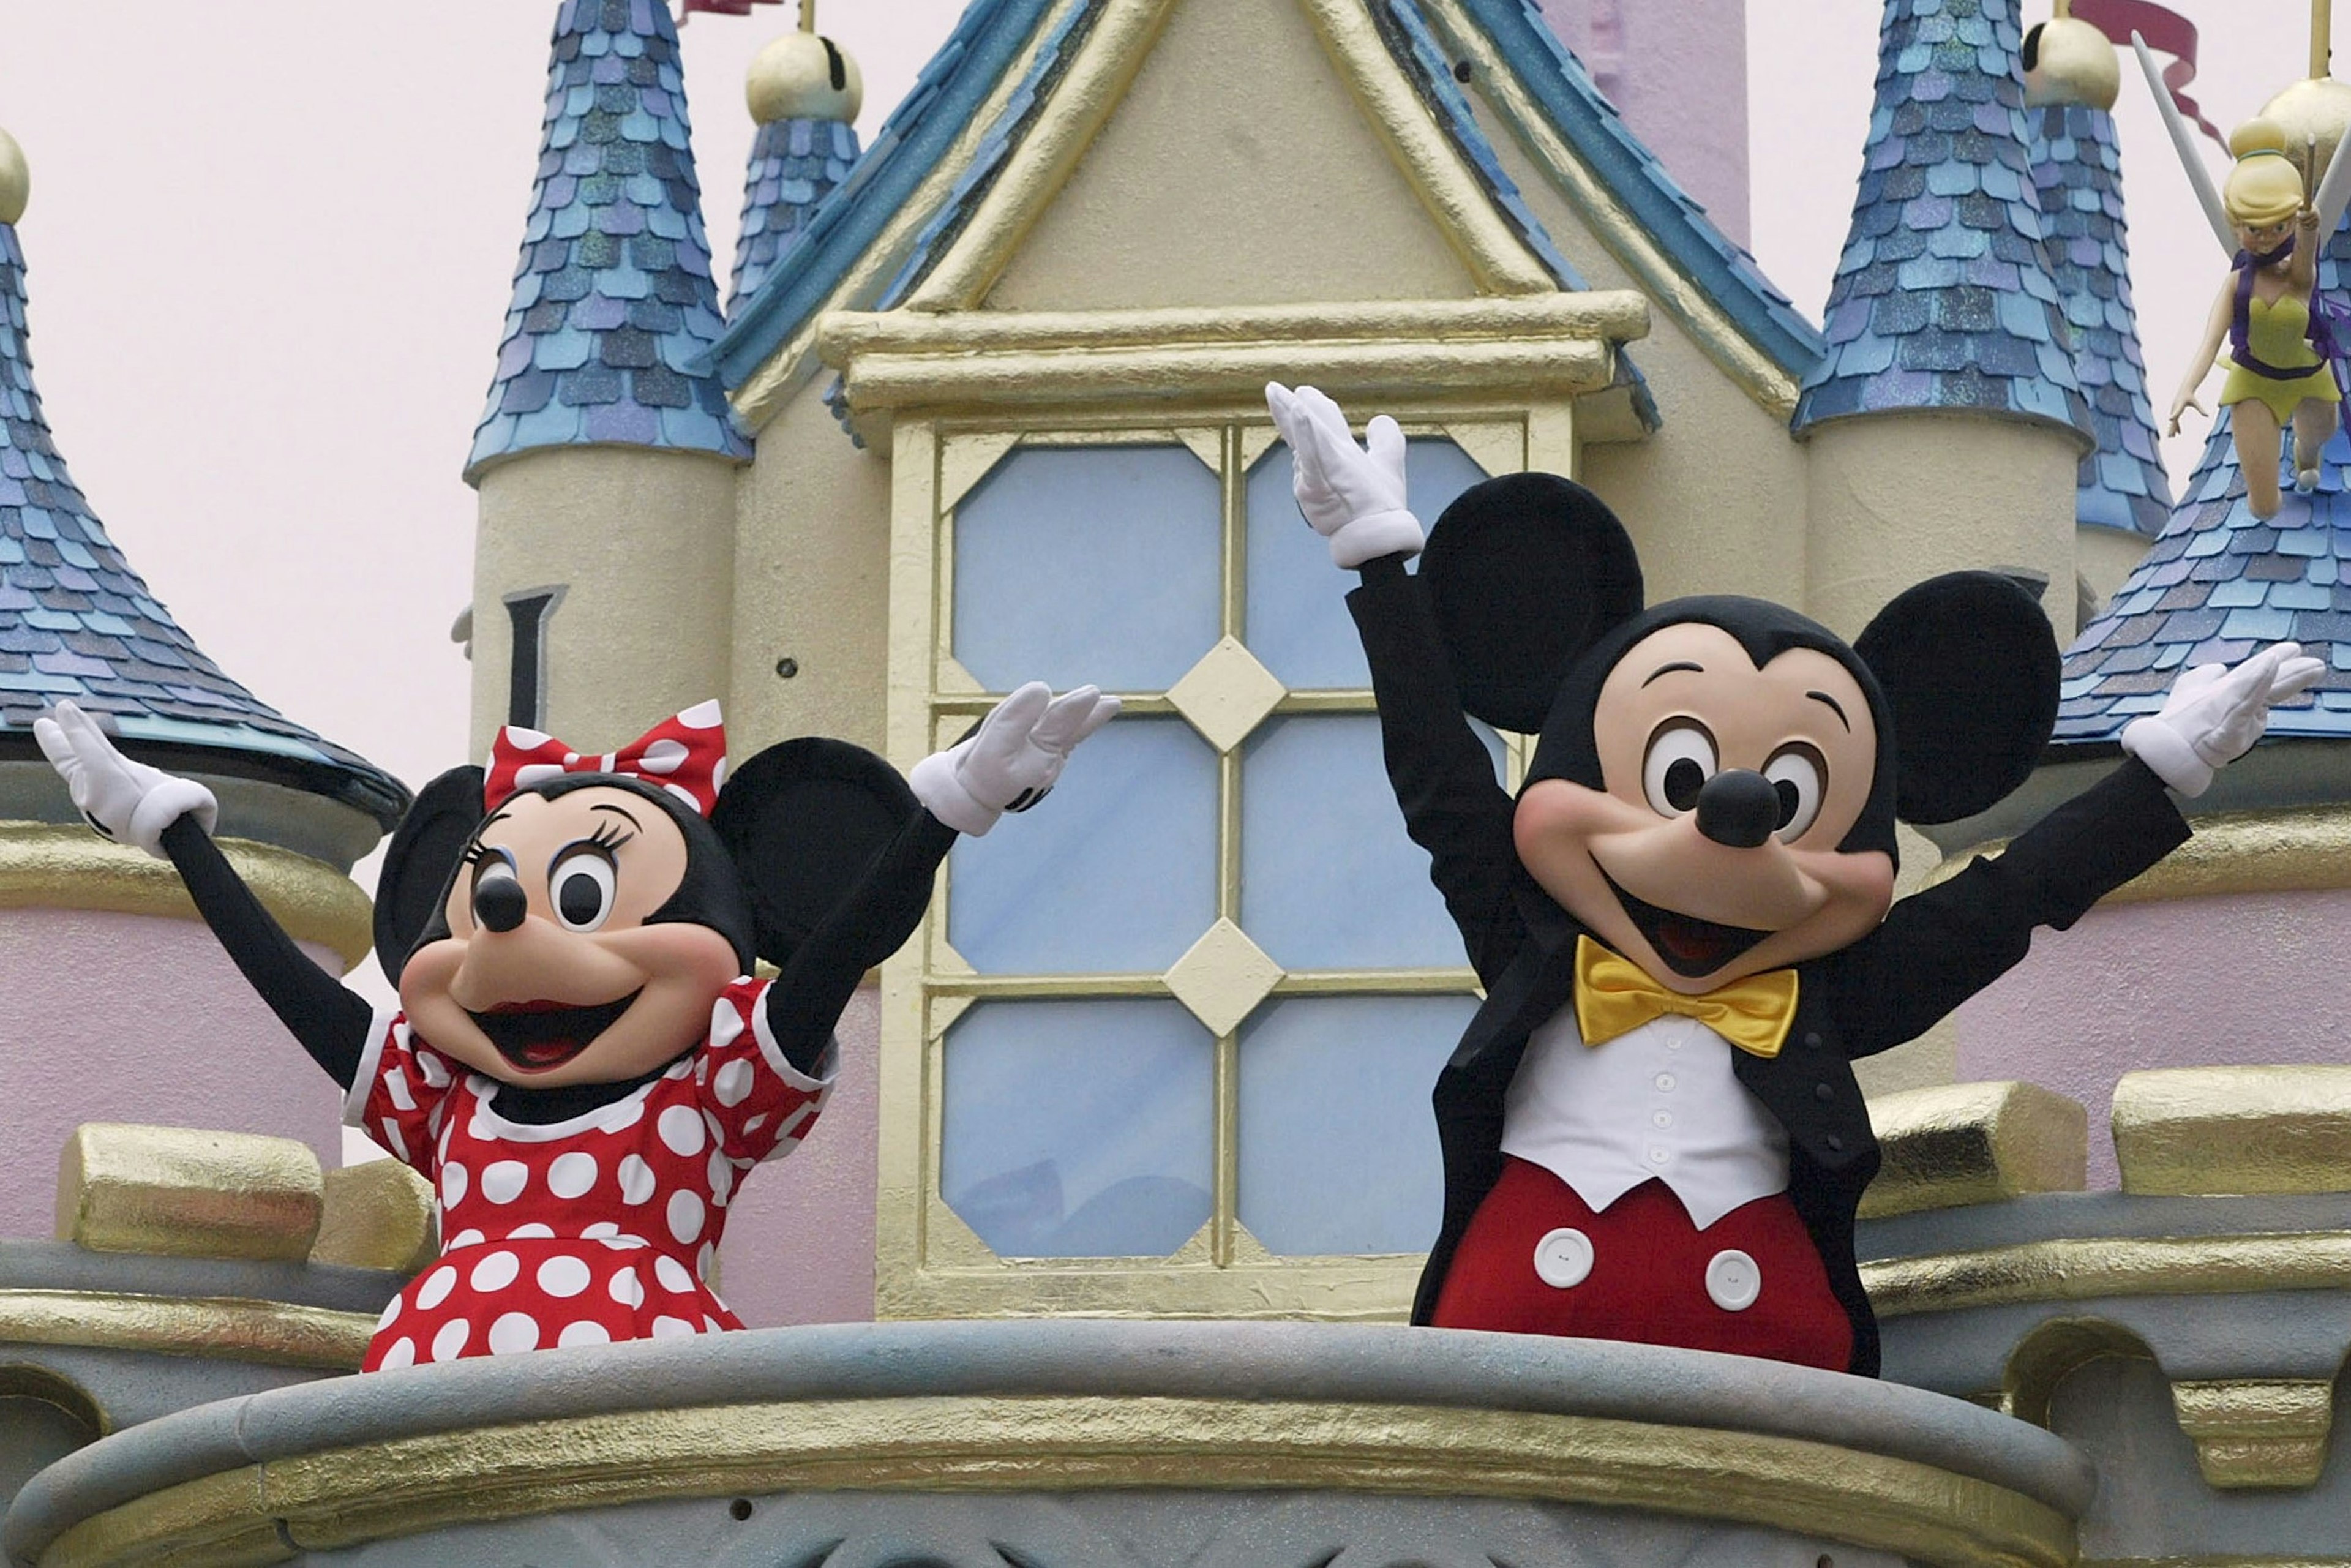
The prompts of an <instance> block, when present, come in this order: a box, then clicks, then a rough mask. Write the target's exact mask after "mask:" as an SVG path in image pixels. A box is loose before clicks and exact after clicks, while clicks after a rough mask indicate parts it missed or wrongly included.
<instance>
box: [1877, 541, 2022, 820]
mask: <svg viewBox="0 0 2351 1568" xmlns="http://www.w3.org/2000/svg"><path fill="white" fill-rule="evenodd" d="M1853 649H1854V652H1855V653H1858V654H1860V655H1861V659H1862V663H1864V664H1867V665H1868V666H1869V670H1870V674H1874V675H1876V677H1877V684H1878V685H1880V686H1881V687H1883V688H1884V689H1885V692H1886V702H1887V704H1888V705H1889V706H1891V707H1892V709H1893V711H1894V740H1895V751H1896V758H1898V766H1899V770H1900V776H1899V777H1898V778H1897V779H1896V783H1895V802H1894V809H1895V815H1896V816H1898V817H1900V818H1901V819H1902V820H1903V821H1906V822H1919V823H1926V824H1932V823H1936V822H1955V821H1959V819H1960V818H1962V817H1972V816H1974V815H1975V814H1976V813H1977V812H1978V811H1982V810H1990V809H1991V806H1992V804H1993V803H1994V802H1995V801H1997V800H2000V799H2001V797H2002V796H2004V795H2006V794H2007V793H2008V792H2009V791H2010V790H2011V789H2015V788H2016V787H2017V786H2018V785H2020V784H2022V783H2023V782H2024V780H2025V778H2026V776H2027V775H2029V774H2031V773H2032V767H2033V764H2034V763H2035V762H2037V761H2038V760H2039V759H2040V757H2041V753H2042V750H2043V747H2046V746H2047V745H2048V744H2049V733H2050V731H2051V730H2052V729H2053V728H2054V727H2055V726H2056V723H2057V668H2058V654H2057V638H2056V634H2055V632H2053V631H2052V630H2051V629H2050V625H2049V617H2048V616H2046V615H2044V614H2043V613H2042V611H2041V606H2040V605H2038V604H2036V603H2034V602H2033V601H2032V596H2031V595H2030V594H2027V593H2026V592H2025V591H2024V590H2023V589H2022V588H2019V587H2018V586H2017V585H2016V583H2015V582H2014V581H2013V580H2011V579H2009V578H2005V577H2001V576H1999V575H1997V574H1996V573H1993V572H1989V571H1955V572H1951V573H1949V575H1947V576H1943V577H1938V578H1932V579H1929V580H1927V581H1925V582H1922V583H1920V584H1919V585H1918V586H1917V587H1916V588H1913V589H1911V590H1910V591H1907V592H1906V593H1903V594H1901V595H1899V596H1898V597H1896V599H1895V601H1894V602H1893V603H1891V604H1889V605H1887V606H1886V608H1885V609H1883V610H1881V611H1879V612H1877V619H1876V620H1875V621H1872V622H1870V623H1869V628H1868V630H1866V631H1865V632H1862V634H1861V636H1860V638H1859V639H1858V640H1856V641H1855V643H1854V645H1853Z"/></svg>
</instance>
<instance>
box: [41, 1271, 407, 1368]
mask: <svg viewBox="0 0 2351 1568" xmlns="http://www.w3.org/2000/svg"><path fill="white" fill-rule="evenodd" d="M374 1333H375V1320H374V1319H373V1318H372V1317H370V1316H369V1315H368V1314H367V1313H365V1312H335V1311H332V1310H330V1309H329V1308H326V1307H306V1306H298V1305H296V1304H294V1303H292V1302H288V1301H255V1300H251V1299H248V1298H246V1297H241V1296H135V1295H127V1294H121V1293H118V1292H115V1291H13V1290H0V1344H48V1345H61V1346H72V1347H75V1348H77V1349H86V1350H131V1351H143V1352H145V1353H147V1354H151V1355H193V1356H202V1357H205V1358H208V1359H212V1360H218V1361H251V1362H260V1363H262V1364H266V1365H270V1366H299V1367H308V1368H311V1369H314V1370H317V1371H319V1372H357V1371H358V1370H359V1369H360V1363H361V1362H362V1361H364V1360H366V1359H367V1347H368V1340H369V1339H370V1338H371V1336H372V1335H373V1334H374Z"/></svg>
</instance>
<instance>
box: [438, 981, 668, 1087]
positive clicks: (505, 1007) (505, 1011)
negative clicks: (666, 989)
mask: <svg viewBox="0 0 2351 1568" xmlns="http://www.w3.org/2000/svg"><path fill="white" fill-rule="evenodd" d="M642 994H643V993H642V992H639V991H631V992H630V993H629V994H628V995H627V996H625V997H622V998H621V999H620V1000H619V1001H616V1002H606V1003H604V1004H603V1005H601V1007H592V1008H574V1007H566V1006H565V1005H564V1004H563V1003H561V1002H501V1003H500V1004H499V1005H498V1006H496V1007H494V1008H492V1009H489V1010H488V1011H487V1012H478V1013H477V1012H475V1011H474V1009H471V1008H468V1009H465V1013H466V1016H467V1017H468V1018H471V1019H473V1020H474V1022H475V1023H476V1024H478V1025H479V1026H480V1027H481V1030H482V1032H483V1033H484V1034H486V1035H487V1036H489V1037H490V1043H491V1044H492V1045H495V1046H496V1047H497V1048H498V1054H499V1055H500V1056H503V1057H505V1058H506V1059H507V1061H509V1062H510V1063H512V1064H513V1065H514V1066H516V1067H517V1068H519V1069H520V1070H521V1071H525V1072H546V1071H551V1070H553V1069H555V1068H558V1067H560V1066H562V1065H563V1064H564V1063H565V1062H567V1061H570V1060H571V1059H572V1058H573V1057H575V1056H577V1055H579V1054H580V1052H581V1051H585V1050H587V1049H588V1048H589V1047H590V1045H592V1044H594V1043H595V1041H596V1037H597V1036H598V1035H601V1034H602V1033H603V1032H604V1031H605V1030H608V1029H610V1028H611V1027H612V1024H613V1023H614V1021H615V1020H617V1019H619V1018H620V1016H621V1015H622V1013H624V1012H627V1011H628V1010H629V1006H630V1004H631V1003H632V1002H634V1001H635V1000H636V999H637V998H638V997H639V996H640V995H642Z"/></svg>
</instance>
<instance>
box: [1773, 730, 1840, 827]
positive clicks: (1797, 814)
mask: <svg viewBox="0 0 2351 1568" xmlns="http://www.w3.org/2000/svg"><path fill="white" fill-rule="evenodd" d="M1763 777H1764V778H1766V779H1770V780H1771V788H1772V789H1777V790H1778V791H1779V792H1780V826H1779V828H1778V829H1777V830H1776V831H1778V833H1779V835H1780V841H1781V842H1782V843H1783V844H1792V843H1794V842H1795V841H1797V840H1798V839H1801V838H1802V837H1803V836H1804V832H1805V830H1806V829H1808V828H1810V827H1811V826H1812V825H1813V821H1815V820H1816V819H1817V818H1818V817H1819V816H1820V814H1821V798H1822V796H1823V795H1825V794H1826V793H1827V792H1828V784H1829V768H1828V763H1827V761H1826V760H1825V759H1824V758H1823V757H1822V756H1821V754H1820V753H1819V752H1817V751H1815V750H1813V748H1812V747H1809V746H1804V745H1802V744H1798V745H1794V746H1783V747H1781V748H1780V749H1779V750H1778V751H1776V752H1773V753H1772V754H1771V761H1769V762H1766V763H1765V764H1764V765H1763Z"/></svg>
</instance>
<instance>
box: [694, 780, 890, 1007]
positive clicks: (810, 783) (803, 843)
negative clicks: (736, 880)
mask: <svg viewBox="0 0 2351 1568" xmlns="http://www.w3.org/2000/svg"><path fill="white" fill-rule="evenodd" d="M920 809H921V808H920V806H919V804H918V803H917V802H916V800H914V790H912V789H908V788H907V786H906V781H905V779H902V778H900V777H899V776H898V770H897V769H896V768H893V767H891V766H890V765H889V764H888V763H887V762H884V761H883V760H882V759H881V758H878V757H876V756H874V755H873V754H872V752H870V751H867V750H866V749H864V748H863V747H857V746H852V745H850V744H849V743H848V742H847V741H845V740H826V739H823V738H822V737H816V736H808V737H802V738H800V739H798V740H787V741H785V742H784V743H782V744H781V745H779V746H771V747H768V749H767V750H765V751H762V752H761V753H759V755H758V756H757V757H754V758H751V760H750V761H748V762H747V763H745V764H744V765H743V766H742V767H741V768H738V769H737V770H736V771H735V772H733V773H731V774H729V775H728V776H727V779H726V789H723V790H721V791H720V792H719V795H718V807H717V809H716V810H714V811H712V812H711V813H710V825H711V826H712V827H713V828H715V829H716V830H717V832H718V837H719V839H720V840H721V841H723V842H724V843H725V844H726V852H727V853H728V854H729V855H731V856H733V857H734V860H735V869H736V870H737V872H738V873H741V875H742V878H743V893H744V895H745V896H746V897H747V898H748V899H749V900H750V902H751V914H752V916H753V919H754V921H755V922H756V923H757V925H758V949H759V956H760V957H762V958H765V959H767V960H768V962H769V963H771V964H781V963H782V962H783V961H784V960H785V959H786V958H788V957H789V956H791V951H792V949H793V948H795V947H797V946H799V944H800V943H801V942H802V941H804V940H806V939H807V936H808V935H809V933H810V931H813V930H814V929H815V928H816V926H817V923H818V922H820V921H821V920H822V919H823V918H824V917H825V916H826V915H830V914H831V913H832V910H833V908H834V906H835V905H837V904H839V903H840V902H841V898H842V896H843V895H844V894H847V893H848V892H849V891H850V889H852V887H854V886H856V885H857V879H858V878H859V877H861V876H862V875H863V874H864V873H865V868H866V867H867V866H868V865H870V864H872V861H873V857H874V856H875V855H876V854H878V853H880V852H881V850H882V847H883V845H884V844H887V843H888V842H889V841H891V840H892V839H893V838H895V837H896V836H897V834H898V831H899V830H900V829H901V828H903V827H904V826H905V825H906V821H907V820H908V819H909V818H911V817H912V816H914V813H915V811H917V810H920ZM887 956H889V955H888V954H886V953H884V954H877V955H875V956H874V957H873V959H872V962H875V963H879V962H880V961H881V960H882V959H883V958H885V957H887Z"/></svg>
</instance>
